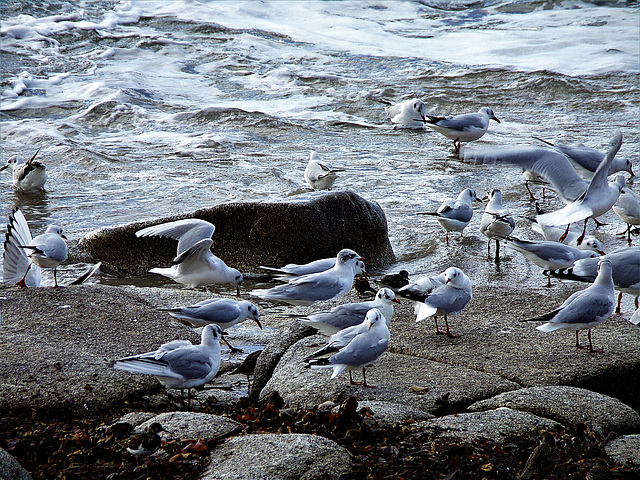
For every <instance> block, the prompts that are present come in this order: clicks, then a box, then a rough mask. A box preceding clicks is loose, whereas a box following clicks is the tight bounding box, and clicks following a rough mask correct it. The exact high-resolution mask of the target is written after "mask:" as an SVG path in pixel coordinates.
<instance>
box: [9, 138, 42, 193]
mask: <svg viewBox="0 0 640 480" xmlns="http://www.w3.org/2000/svg"><path fill="white" fill-rule="evenodd" d="M39 151H40V149H38V150H37V151H36V153H34V154H33V157H31V158H30V159H29V160H27V161H26V162H24V163H22V162H21V161H20V160H19V159H18V157H17V156H16V155H14V156H12V157H11V158H9V160H7V164H6V165H5V166H3V167H1V168H0V172H1V171H2V170H5V169H7V168H11V172H12V177H13V186H14V187H15V188H16V189H18V190H22V191H23V192H34V191H37V190H42V191H44V184H45V182H46V181H47V171H46V167H45V166H44V164H42V163H40V162H37V161H35V158H36V155H38V152H39Z"/></svg>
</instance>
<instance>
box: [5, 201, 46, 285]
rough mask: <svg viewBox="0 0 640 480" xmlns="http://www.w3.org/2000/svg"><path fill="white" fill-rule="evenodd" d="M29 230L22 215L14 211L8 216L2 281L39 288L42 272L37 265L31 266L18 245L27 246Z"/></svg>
mask: <svg viewBox="0 0 640 480" xmlns="http://www.w3.org/2000/svg"><path fill="white" fill-rule="evenodd" d="M32 241H33V239H32V238H31V230H29V224H28V223H27V219H26V218H24V215H23V213H22V212H21V211H20V210H19V209H16V210H14V211H13V212H11V214H10V215H9V223H8V224H7V233H6V235H5V241H4V252H3V264H2V281H3V282H4V283H7V284H11V285H15V284H16V283H18V282H20V281H23V282H24V284H25V285H26V286H28V287H39V286H40V281H41V278H42V272H41V269H40V267H39V266H38V265H32V264H31V260H30V259H29V257H28V256H27V252H26V251H25V249H24V248H20V245H29V244H30V243H31V242H32Z"/></svg>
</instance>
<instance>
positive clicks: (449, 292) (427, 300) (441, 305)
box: [398, 267, 472, 338]
mask: <svg viewBox="0 0 640 480" xmlns="http://www.w3.org/2000/svg"><path fill="white" fill-rule="evenodd" d="M398 295H400V296H403V297H406V298H409V299H411V300H414V301H416V302H418V303H419V305H417V307H416V322H421V321H422V320H424V319H425V318H429V317H434V321H435V323H436V334H438V335H442V334H445V335H446V336H447V337H451V338H457V337H459V335H455V334H453V333H451V332H450V331H449V320H448V318H447V315H450V314H453V315H455V314H456V313H458V312H460V311H461V310H462V309H463V308H464V307H465V306H466V305H467V303H469V301H470V300H471V298H472V285H471V280H469V277H467V276H466V275H465V274H464V272H463V271H462V270H460V269H459V268H456V267H449V268H447V269H446V270H445V271H444V272H443V273H442V274H440V275H438V276H437V277H433V278H429V279H426V281H425V280H423V282H421V283H416V284H412V285H408V286H407V287H405V288H401V289H400V290H399V291H398ZM438 315H443V316H444V324H445V327H446V330H445V331H444V332H442V331H440V328H439V327H438Z"/></svg>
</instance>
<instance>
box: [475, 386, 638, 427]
mask: <svg viewBox="0 0 640 480" xmlns="http://www.w3.org/2000/svg"><path fill="white" fill-rule="evenodd" d="M498 407H508V408H510V409H512V410H519V411H523V412H528V413H532V414H534V415H538V416H540V417H545V418H549V419H552V420H555V421H557V422H559V423H562V424H564V425H575V424H576V423H579V422H581V423H584V424H585V425H587V426H588V427H589V428H590V429H591V430H593V431H594V432H596V433H598V434H601V435H607V434H608V433H610V432H616V433H627V432H640V415H638V412H636V411H635V410H633V409H632V408H631V407H628V406H627V405H625V404H624V403H622V402H621V401H620V400H618V399H615V398H611V397H608V396H606V395H602V394H599V393H595V392H591V391H589V390H585V389H582V388H575V387H564V386H556V387H532V388H523V389H521V390H515V391H511V392H505V393H501V394H500V395H497V396H495V397H493V398H489V399H487V400H482V401H480V402H476V403H474V404H473V405H470V406H469V408H468V409H469V410H470V411H472V412H481V411H486V410H491V409H495V408H498Z"/></svg>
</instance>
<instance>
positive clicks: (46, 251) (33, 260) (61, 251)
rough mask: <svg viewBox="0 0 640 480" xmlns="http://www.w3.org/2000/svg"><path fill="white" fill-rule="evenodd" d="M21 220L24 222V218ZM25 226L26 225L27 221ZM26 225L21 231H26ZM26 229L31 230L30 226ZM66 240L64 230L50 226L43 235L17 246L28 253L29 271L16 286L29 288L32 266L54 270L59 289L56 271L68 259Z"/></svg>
mask: <svg viewBox="0 0 640 480" xmlns="http://www.w3.org/2000/svg"><path fill="white" fill-rule="evenodd" d="M15 214H16V212H14V216H15ZM21 220H24V216H23V217H22V219H21ZM24 225H26V220H25V222H24ZM24 225H22V226H21V227H20V229H21V230H23V229H24ZM26 228H27V230H28V229H29V227H28V226H26ZM22 234H24V232H22ZM26 239H27V238H25V240H26ZM66 239H67V237H65V236H64V235H63V234H62V228H60V227H59V226H58V225H49V226H48V227H47V229H46V230H45V232H44V233H43V234H42V235H38V236H37V237H35V238H34V239H33V240H31V241H30V242H28V243H26V244H24V245H17V247H18V248H22V249H24V250H25V251H26V254H27V257H28V258H29V265H27V270H26V271H25V272H24V276H23V277H22V279H21V280H19V281H18V282H17V283H16V285H18V286H19V287H23V288H26V287H27V286H28V283H27V277H28V275H29V270H30V269H31V266H32V265H37V266H38V267H41V268H53V282H54V287H57V286H58V279H57V277H56V269H57V267H58V265H60V264H61V263H62V262H64V261H65V260H66V259H67V244H66V242H65V240H66ZM36 276H38V274H36ZM32 282H33V278H31V279H30V281H29V283H32Z"/></svg>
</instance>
